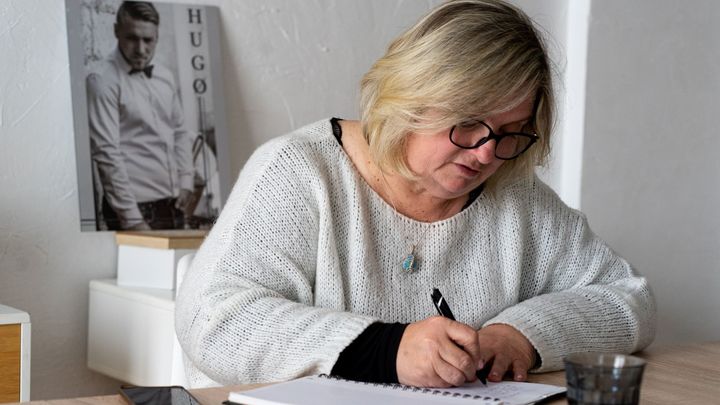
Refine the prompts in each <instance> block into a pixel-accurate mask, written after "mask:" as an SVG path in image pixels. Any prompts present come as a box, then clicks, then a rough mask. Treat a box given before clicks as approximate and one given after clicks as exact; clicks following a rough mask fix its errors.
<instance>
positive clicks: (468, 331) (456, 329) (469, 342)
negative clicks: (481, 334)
mask: <svg viewBox="0 0 720 405" xmlns="http://www.w3.org/2000/svg"><path fill="white" fill-rule="evenodd" d="M447 334H448V336H449V337H450V339H452V340H453V342H455V343H456V344H457V345H458V346H460V347H462V348H463V349H464V350H465V352H467V353H468V354H469V355H470V356H471V357H472V359H473V361H475V362H477V361H478V360H479V359H480V345H479V344H478V335H477V331H475V329H473V328H471V327H469V326H468V325H465V324H464V323H460V322H452V323H451V324H450V325H449V326H448V328H447Z"/></svg>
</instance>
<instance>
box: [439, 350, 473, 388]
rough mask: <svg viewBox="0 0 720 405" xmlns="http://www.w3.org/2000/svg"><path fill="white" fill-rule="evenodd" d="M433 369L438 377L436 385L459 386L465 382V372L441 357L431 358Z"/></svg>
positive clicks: (443, 386)
mask: <svg viewBox="0 0 720 405" xmlns="http://www.w3.org/2000/svg"><path fill="white" fill-rule="evenodd" d="M432 365H433V370H435V374H437V376H438V377H439V379H440V380H439V381H437V382H436V383H437V384H438V385H436V386H437V387H442V388H447V387H451V386H455V387H459V386H461V385H463V383H465V374H463V372H462V371H460V370H458V369H457V368H455V367H453V366H452V365H451V364H449V363H448V362H446V361H445V360H443V359H442V358H441V357H435V358H434V359H433V364H432Z"/></svg>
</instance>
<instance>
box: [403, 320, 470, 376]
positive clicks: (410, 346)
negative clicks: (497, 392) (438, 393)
mask: <svg viewBox="0 0 720 405" xmlns="http://www.w3.org/2000/svg"><path fill="white" fill-rule="evenodd" d="M479 359H480V347H479V346H478V338H477V332H476V331H475V330H474V329H473V328H471V327H469V326H468V325H465V324H463V323H460V322H455V321H452V320H450V319H447V318H443V317H439V316H434V317H432V318H428V319H425V320H423V321H420V322H415V323H411V324H410V325H408V326H407V328H405V332H404V333H403V336H402V339H401V340H400V347H399V348H398V354H397V360H396V367H397V376H398V381H399V382H400V383H401V384H405V385H412V386H415V387H443V388H445V387H451V386H460V385H462V384H464V383H465V382H471V381H475V380H476V377H475V371H476V370H477V365H478V362H479Z"/></svg>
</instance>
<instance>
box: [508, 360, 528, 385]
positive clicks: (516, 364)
mask: <svg viewBox="0 0 720 405" xmlns="http://www.w3.org/2000/svg"><path fill="white" fill-rule="evenodd" d="M529 369H530V365H529V364H527V362H526V361H523V360H515V361H513V362H512V370H513V380H515V381H526V380H527V371H528V370H529Z"/></svg>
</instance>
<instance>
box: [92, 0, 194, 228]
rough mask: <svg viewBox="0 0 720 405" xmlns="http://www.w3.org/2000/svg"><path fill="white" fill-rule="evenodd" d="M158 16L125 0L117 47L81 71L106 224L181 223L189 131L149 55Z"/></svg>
mask: <svg viewBox="0 0 720 405" xmlns="http://www.w3.org/2000/svg"><path fill="white" fill-rule="evenodd" d="M159 23H160V17H159V15H158V12H157V10H156V9H155V7H154V6H153V5H152V4H151V3H148V2H134V1H125V2H123V3H122V5H121V6H120V7H119V8H118V12H117V20H116V23H115V27H114V29H115V37H116V38H117V48H116V49H115V50H114V51H113V52H112V53H111V54H110V55H109V56H108V57H107V58H106V59H105V60H104V61H103V62H102V63H101V65H100V67H99V68H98V69H97V70H96V71H95V72H94V73H91V74H90V75H89V76H88V78H87V95H88V117H89V124H90V146H91V153H92V159H93V162H94V163H95V164H96V166H97V169H98V173H99V177H100V181H101V183H102V186H103V198H102V213H103V219H104V221H105V224H106V225H107V228H108V229H111V230H116V229H128V230H148V229H174V228H183V222H184V221H183V217H184V215H183V213H184V209H185V207H186V206H187V204H188V202H189V200H190V198H191V195H192V191H191V190H192V188H193V162H192V142H193V139H192V136H191V134H190V132H188V131H187V129H186V128H185V125H184V119H183V114H182V108H181V105H180V99H179V94H178V91H177V86H176V83H175V79H174V77H173V74H172V72H170V71H169V70H168V69H167V68H165V67H163V66H161V65H158V64H154V65H151V64H150V62H151V61H152V58H153V56H154V54H155V47H156V45H157V41H158V25H159Z"/></svg>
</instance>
